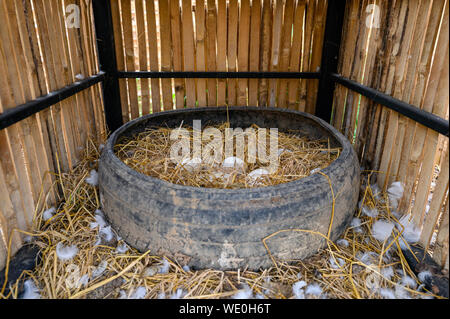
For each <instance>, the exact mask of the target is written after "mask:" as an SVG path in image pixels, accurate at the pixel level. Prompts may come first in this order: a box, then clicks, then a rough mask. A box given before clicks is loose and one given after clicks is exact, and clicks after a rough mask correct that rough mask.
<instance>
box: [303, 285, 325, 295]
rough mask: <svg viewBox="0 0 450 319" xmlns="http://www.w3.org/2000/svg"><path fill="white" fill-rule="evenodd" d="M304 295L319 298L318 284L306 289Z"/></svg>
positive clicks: (320, 292)
mask: <svg viewBox="0 0 450 319" xmlns="http://www.w3.org/2000/svg"><path fill="white" fill-rule="evenodd" d="M305 293H306V294H307V295H314V296H320V295H321V294H322V288H320V286H319V285H318V284H311V285H309V286H308V287H306V290H305Z"/></svg>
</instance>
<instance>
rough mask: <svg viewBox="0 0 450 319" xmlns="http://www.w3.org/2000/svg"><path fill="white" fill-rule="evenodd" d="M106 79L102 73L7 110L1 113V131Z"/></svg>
mask: <svg viewBox="0 0 450 319" xmlns="http://www.w3.org/2000/svg"><path fill="white" fill-rule="evenodd" d="M104 78H105V72H102V71H100V72H99V73H98V74H96V75H93V76H90V77H88V78H86V79H83V80H81V81H78V82H75V83H72V84H70V85H67V86H65V87H63V88H61V89H58V90H56V91H52V92H50V93H48V94H47V95H43V96H40V97H38V98H36V99H34V100H31V101H28V102H26V103H24V104H21V105H18V106H16V107H14V108H12V109H9V110H6V111H5V112H3V113H0V130H2V129H4V128H7V127H8V126H11V125H13V124H15V123H17V122H19V121H21V120H23V119H26V118H27V117H29V116H32V115H33V114H36V113H38V112H40V111H42V110H44V109H46V108H48V107H49V106H52V105H54V104H56V103H58V102H61V101H62V100H65V99H67V98H69V97H71V96H73V95H75V94H77V93H78V92H81V91H83V90H85V89H87V88H89V87H91V86H92V85H95V84H97V83H99V82H101V81H103V79H104Z"/></svg>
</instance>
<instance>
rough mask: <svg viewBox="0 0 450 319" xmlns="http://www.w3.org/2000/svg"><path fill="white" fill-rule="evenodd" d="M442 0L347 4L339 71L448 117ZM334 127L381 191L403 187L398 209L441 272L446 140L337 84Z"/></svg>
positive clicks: (444, 243) (445, 239) (445, 230)
mask: <svg viewBox="0 0 450 319" xmlns="http://www.w3.org/2000/svg"><path fill="white" fill-rule="evenodd" d="M448 8H449V4H448V1H446V0H435V1H419V0H417V1H416V0H411V1H408V0H405V1H399V0H397V1H380V0H364V1H355V0H351V1H349V2H348V5H347V8H346V18H345V24H344V29H343V42H342V48H341V54H340V61H339V72H340V73H341V74H342V75H344V76H346V77H348V78H350V79H352V80H355V81H357V82H360V83H362V84H364V85H367V86H369V87H372V88H375V89H378V90H379V91H382V92H384V93H387V94H389V95H392V96H393V97H395V98H397V99H399V100H402V101H405V102H407V103H410V104H413V105H415V106H417V107H420V108H421V109H423V110H425V111H428V112H432V113H434V114H436V115H438V116H440V117H443V118H446V119H448V105H449V104H448V102H449V73H448V72H449V70H448V63H449V56H448V54H449V52H448V50H449V48H448V43H449V42H448V40H449V39H448V37H449V33H448V15H449V9H448ZM332 123H333V125H334V126H335V127H336V128H338V129H339V130H340V131H341V132H342V133H343V134H344V135H345V136H346V137H347V138H348V139H349V140H350V141H352V142H353V145H354V147H355V149H356V151H357V153H358V155H359V158H360V159H361V162H362V164H363V165H364V166H365V167H366V168H369V169H372V170H376V171H379V173H378V185H379V186H380V187H382V188H384V189H386V188H388V187H389V185H390V184H391V183H392V182H394V181H401V182H402V183H403V184H404V186H405V191H404V196H403V198H402V199H401V201H400V204H399V211H400V212H403V213H411V214H412V217H413V220H414V222H415V223H416V224H417V225H419V226H421V227H422V236H421V244H422V245H423V246H424V247H428V248H430V252H431V253H432V254H433V257H434V259H435V260H436V261H437V262H438V263H439V264H441V265H443V266H445V267H446V268H447V269H448V179H449V177H448V165H449V160H448V137H445V136H442V135H440V134H439V133H437V132H435V131H433V130H431V129H428V128H426V127H425V126H422V125H421V124H418V123H416V122H414V121H413V120H411V119H409V118H407V117H405V116H403V115H400V114H398V113H396V112H395V111H392V110H389V109H387V108H385V107H383V106H381V105H377V104H375V103H374V102H372V101H370V100H369V99H367V98H365V97H364V96H361V95H359V94H358V93H355V92H352V91H349V90H348V89H346V88H345V87H342V86H339V85H338V86H337V88H336V91H335V99H334V105H333V121H332Z"/></svg>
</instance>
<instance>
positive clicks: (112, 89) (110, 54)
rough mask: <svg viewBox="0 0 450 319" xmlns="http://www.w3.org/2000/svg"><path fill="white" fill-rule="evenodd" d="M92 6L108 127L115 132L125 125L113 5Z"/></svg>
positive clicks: (97, 0) (103, 1) (106, 0)
mask: <svg viewBox="0 0 450 319" xmlns="http://www.w3.org/2000/svg"><path fill="white" fill-rule="evenodd" d="M92 6H93V12H94V23H95V33H96V37H97V48H98V58H99V64H100V70H102V71H104V72H105V73H106V78H105V80H104V81H103V103H104V104H105V105H104V108H105V117H106V125H107V126H108V129H109V130H110V131H111V132H113V131H115V130H116V129H117V128H119V127H120V126H121V125H122V124H123V121H122V107H121V104H120V90H119V79H118V76H117V62H116V49H115V45H114V31H113V21H112V13H111V4H110V0H94V1H93V2H92Z"/></svg>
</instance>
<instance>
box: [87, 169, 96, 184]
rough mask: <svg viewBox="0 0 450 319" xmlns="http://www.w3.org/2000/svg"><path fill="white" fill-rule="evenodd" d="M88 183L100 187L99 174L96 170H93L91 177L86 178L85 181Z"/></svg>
mask: <svg viewBox="0 0 450 319" xmlns="http://www.w3.org/2000/svg"><path fill="white" fill-rule="evenodd" d="M85 181H86V183H88V184H90V185H92V186H97V185H98V173H97V171H96V170H95V169H93V170H91V174H90V176H89V177H86V179H85Z"/></svg>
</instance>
